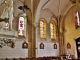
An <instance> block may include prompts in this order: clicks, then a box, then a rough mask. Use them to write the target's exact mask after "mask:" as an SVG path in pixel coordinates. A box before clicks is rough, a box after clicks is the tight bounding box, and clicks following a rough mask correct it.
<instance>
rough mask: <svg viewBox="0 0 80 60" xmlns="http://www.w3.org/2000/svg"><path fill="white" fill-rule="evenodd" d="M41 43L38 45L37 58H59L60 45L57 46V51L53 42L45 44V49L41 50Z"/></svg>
mask: <svg viewBox="0 0 80 60" xmlns="http://www.w3.org/2000/svg"><path fill="white" fill-rule="evenodd" d="M40 43H41V42H39V43H38V48H37V54H38V56H37V57H47V56H58V55H59V44H58V43H56V44H57V49H54V43H53V42H43V44H44V49H40V48H39V46H40Z"/></svg>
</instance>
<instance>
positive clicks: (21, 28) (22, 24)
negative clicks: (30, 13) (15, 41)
mask: <svg viewBox="0 0 80 60" xmlns="http://www.w3.org/2000/svg"><path fill="white" fill-rule="evenodd" d="M26 27H27V17H26V13H23V14H21V15H20V16H19V25H18V35H19V36H24V37H26Z"/></svg>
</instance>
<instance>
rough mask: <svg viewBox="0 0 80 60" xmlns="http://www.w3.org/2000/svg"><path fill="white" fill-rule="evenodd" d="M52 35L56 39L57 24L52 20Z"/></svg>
mask: <svg viewBox="0 0 80 60" xmlns="http://www.w3.org/2000/svg"><path fill="white" fill-rule="evenodd" d="M50 35H51V39H52V40H54V39H56V24H55V22H54V21H51V22H50Z"/></svg>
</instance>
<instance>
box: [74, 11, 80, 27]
mask: <svg viewBox="0 0 80 60" xmlns="http://www.w3.org/2000/svg"><path fill="white" fill-rule="evenodd" d="M74 17H75V25H76V28H77V27H80V19H79V13H78V12H77V11H76V12H75V16H74Z"/></svg>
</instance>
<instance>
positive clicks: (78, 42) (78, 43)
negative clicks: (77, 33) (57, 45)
mask: <svg viewBox="0 0 80 60" xmlns="http://www.w3.org/2000/svg"><path fill="white" fill-rule="evenodd" d="M76 50H77V57H78V58H80V37H79V38H77V39H76Z"/></svg>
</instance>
